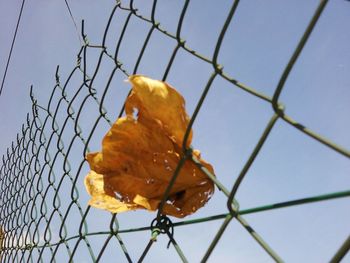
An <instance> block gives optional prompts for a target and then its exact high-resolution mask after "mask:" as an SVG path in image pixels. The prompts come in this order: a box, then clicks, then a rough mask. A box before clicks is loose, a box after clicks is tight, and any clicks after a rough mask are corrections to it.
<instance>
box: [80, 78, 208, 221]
mask: <svg viewBox="0 0 350 263" xmlns="http://www.w3.org/2000/svg"><path fill="white" fill-rule="evenodd" d="M129 81H130V82H131V84H132V85H133V87H132V91H131V93H130V95H129V96H128V98H127V99H126V102H125V111H126V116H125V117H122V118H119V119H118V120H117V121H116V122H115V123H114V124H113V126H112V127H111V129H110V130H109V131H108V132H107V134H106V135H105V137H104V138H103V140H102V150H101V152H96V153H89V154H88V155H87V156H86V159H87V161H88V163H89V165H90V168H91V171H90V173H89V174H88V175H87V176H86V178H85V187H86V189H87V192H88V193H89V194H90V195H91V200H90V201H89V205H91V206H93V207H96V208H101V209H105V210H108V211H110V212H112V213H119V212H123V211H128V210H134V209H139V208H143V209H147V210H150V211H154V210H156V209H157V208H158V206H159V204H160V202H161V200H162V197H163V195H164V192H165V190H166V188H167V186H168V184H169V181H170V179H171V178H172V176H173V173H174V171H175V169H176V167H177V165H178V163H179V160H180V159H181V156H182V144H183V138H184V135H185V133H186V129H187V126H188V123H189V117H188V115H187V113H186V111H185V101H184V99H183V97H182V96H181V95H180V94H179V93H178V92H177V91H176V90H175V89H174V88H172V87H170V86H169V85H168V84H167V83H165V82H162V81H158V80H152V79H150V78H147V77H144V76H141V75H133V76H131V77H129ZM135 112H137V116H135ZM191 140H192V131H191V133H190V136H189V138H188V140H187V142H186V145H187V146H189V145H190V144H191ZM193 154H194V155H195V156H196V158H198V159H199V160H200V162H201V163H202V165H203V166H204V167H205V168H207V169H208V170H209V171H210V172H211V173H214V171H213V168H212V166H211V165H210V164H208V163H206V162H205V161H204V160H202V159H200V153H199V151H198V150H194V151H193ZM213 192H214V184H213V182H212V181H211V180H210V179H209V178H208V177H207V176H206V175H205V174H204V173H203V172H202V171H201V170H200V169H199V168H198V167H197V166H196V165H195V164H194V163H193V162H192V161H190V160H186V161H185V164H184V165H183V167H182V169H181V170H180V173H179V175H178V177H177V179H176V181H175V183H174V185H173V187H172V189H171V191H170V196H169V198H168V200H167V202H166V204H165V205H164V208H163V211H162V212H163V214H167V215H172V216H176V217H184V216H186V215H189V214H192V213H193V212H195V211H196V210H198V209H199V208H200V207H202V206H204V205H205V204H206V202H207V201H208V200H209V199H210V197H211V195H212V194H213Z"/></svg>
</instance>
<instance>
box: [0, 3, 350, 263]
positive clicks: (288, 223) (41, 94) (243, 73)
mask: <svg viewBox="0 0 350 263" xmlns="http://www.w3.org/2000/svg"><path fill="white" fill-rule="evenodd" d="M69 3H70V6H71V8H72V12H73V15H74V17H75V19H76V21H77V23H78V26H79V25H80V21H81V19H85V32H86V34H87V35H88V39H89V43H91V44H96V45H98V44H100V43H101V41H102V36H103V31H104V29H105V25H106V23H107V20H108V18H109V15H110V12H111V10H112V8H113V6H114V4H115V1H105V2H103V3H97V2H94V1H90V0H89V1H69ZM122 3H124V5H125V6H127V4H128V3H127V1H125V2H124V1H122ZM20 5H21V1H19V0H16V1H5V0H2V1H0V22H1V24H2V25H3V26H2V27H1V30H0V40H1V41H0V43H1V46H0V72H1V74H2V73H3V72H4V70H5V64H6V59H7V56H8V52H9V49H10V45H11V41H12V36H13V33H14V29H15V25H16V22H17V15H18V12H19V8H20ZM231 5H232V3H231V1H216V2H215V3H214V1H208V0H205V1H198V0H197V1H191V2H190V4H189V6H188V10H187V13H186V16H185V18H184V22H183V27H182V31H181V37H182V38H183V39H186V45H187V46H188V47H190V48H192V49H194V50H196V51H197V52H198V53H200V54H202V55H205V56H206V57H209V58H210V57H211V56H212V54H213V51H214V48H215V44H216V41H217V37H218V34H219V32H220V29H221V28H222V26H223V23H224V21H225V19H226V16H227V13H228V10H229V9H230V7H231ZM317 5H318V1H311V0H310V1H276V0H275V1H272V0H269V1H242V2H241V3H240V4H239V6H238V9H237V12H236V15H235V16H234V18H233V20H232V22H231V24H230V26H229V28H228V31H227V33H226V35H225V38H224V41H223V44H222V46H221V49H220V52H219V56H218V62H219V63H220V64H221V65H223V66H224V72H225V73H226V74H227V75H229V76H231V77H233V78H235V79H237V80H239V81H240V82H242V83H244V84H246V85H248V86H250V87H252V88H254V89H256V90H257V91H259V92H262V93H264V94H266V95H268V96H272V95H273V92H274V90H275V88H276V86H277V84H278V81H279V78H280V76H281V74H282V72H283V70H284V68H285V66H286V64H287V62H288V60H289V58H290V56H291V55H292V53H293V51H294V48H295V47H296V45H297V43H298V41H299V39H300V37H301V36H302V34H303V32H304V30H305V28H306V26H307V24H308V22H309V20H310V18H311V16H312V14H313V12H314V10H315V9H316V7H317ZM151 6H152V5H151V2H146V1H140V0H139V1H134V7H137V8H138V9H139V11H138V12H139V13H140V14H142V15H144V16H145V17H149V16H150V12H151ZM182 6H183V1H169V0H167V1H158V4H157V9H156V15H155V17H156V20H157V21H159V22H160V24H161V26H162V28H164V29H166V30H167V31H169V32H171V33H175V32H176V26H177V21H178V18H179V15H180V13H181V10H182ZM349 10H350V3H349V2H348V1H343V0H334V1H330V2H329V3H328V4H327V6H326V8H325V11H324V13H323V14H322V16H321V18H320V20H319V22H318V24H317V25H316V28H315V29H314V31H313V33H312V35H311V37H310V39H309V41H308V42H307V44H306V46H305V48H304V51H303V52H302V54H301V55H300V57H299V59H298V61H297V62H296V64H295V67H294V68H293V70H292V72H291V74H290V75H289V78H288V80H287V82H286V84H285V87H284V89H283V91H282V94H281V97H280V101H281V102H283V103H284V104H285V105H286V113H287V114H288V115H290V116H292V117H293V118H294V119H295V120H297V121H298V122H300V123H302V124H303V125H305V126H306V127H308V128H310V129H312V130H313V131H315V132H317V133H319V134H320V135H322V136H324V137H326V138H328V139H330V140H332V141H333V142H335V143H337V144H339V145H342V146H343V147H344V148H345V149H350V136H349V130H350V123H349V114H350V103H349V101H350V88H349V87H350V75H349V70H350V45H348V43H349V42H350V33H349V30H348V27H349V24H350V17H349V16H348V12H349ZM127 15H128V12H127V11H121V10H118V11H117V13H116V14H115V16H114V18H113V20H112V24H111V28H110V30H109V32H108V35H107V39H106V41H107V42H106V45H107V51H108V52H110V53H112V54H113V53H114V49H115V46H116V42H117V40H118V38H119V36H120V32H121V28H122V26H123V25H124V23H125V19H126V17H127ZM149 29H150V25H149V24H147V23H145V22H143V21H141V20H139V19H137V18H136V17H132V18H131V21H130V24H129V26H128V29H127V31H126V33H125V37H124V40H123V42H122V44H121V47H120V51H119V54H118V59H119V60H120V61H122V62H123V67H124V68H125V69H126V70H127V71H128V72H129V73H132V71H133V69H134V66H135V63H136V60H137V57H138V55H139V53H140V49H141V47H142V45H143V43H144V40H145V37H146V35H147V33H148V31H149ZM175 46H176V42H175V41H174V40H171V39H170V38H168V37H165V36H164V35H162V34H161V33H159V32H157V31H155V32H154V33H153V35H152V37H151V39H150V42H149V45H148V46H147V49H146V50H145V53H144V56H143V59H142V60H141V63H140V65H139V67H138V71H137V73H139V74H145V75H148V76H150V77H152V78H155V79H162V78H163V75H164V71H165V67H166V65H167V64H168V62H169V59H170V56H171V53H172V52H173V50H174V47H175ZM79 49H80V42H79V38H78V36H77V33H76V29H75V27H74V24H73V22H72V20H71V18H70V16H69V13H68V10H67V8H66V6H65V3H64V1H27V2H26V4H25V7H24V11H23V16H22V21H21V25H20V28H19V31H18V36H17V40H16V44H15V47H14V52H13V56H12V58H11V63H10V66H9V71H8V75H7V78H6V82H5V86H4V90H3V93H2V95H1V97H0V121H1V123H3V125H1V128H0V129H1V139H0V151H1V153H5V152H6V148H7V147H8V146H9V145H10V143H11V141H13V140H14V139H15V138H16V133H17V132H18V131H20V127H21V124H22V123H23V122H24V121H25V118H26V114H27V112H29V111H30V110H31V101H30V97H29V87H30V85H33V86H34V94H35V96H36V97H37V99H38V101H39V104H41V105H47V100H48V98H49V96H50V94H51V91H52V88H53V87H54V85H55V83H56V82H55V77H54V74H55V70H56V65H60V77H61V81H62V82H64V81H65V80H66V79H67V77H68V74H69V73H70V71H71V70H72V69H73V67H75V65H76V55H77V53H78V51H79ZM98 55H99V50H98V49H96V50H95V49H89V53H88V72H89V73H90V72H91V73H90V74H91V75H92V73H93V71H94V69H95V67H96V62H97V58H98ZM113 67H114V64H113V63H112V62H111V61H110V60H109V59H107V58H104V59H103V61H102V64H101V70H100V71H99V72H98V74H97V78H96V81H95V88H96V90H97V97H98V98H102V93H103V92H104V90H105V87H106V83H107V80H108V77H109V76H110V74H111V71H112V69H113ZM212 72H213V68H212V66H211V65H210V64H207V63H205V62H203V61H201V60H199V59H198V58H195V57H194V56H192V55H190V54H189V53H188V52H185V51H184V50H180V51H179V52H178V53H177V55H176V58H175V60H174V63H173V65H172V67H171V69H170V72H169V74H168V76H167V81H168V82H169V83H170V84H171V85H173V86H174V87H176V88H177V90H179V91H180V93H181V94H183V96H184V97H185V99H186V108H187V111H188V113H189V114H190V115H191V114H192V113H193V111H194V109H195V106H196V104H197V102H198V100H199V97H200V94H201V92H202V91H203V89H204V86H205V85H206V83H207V81H208V79H209V77H210V74H211V73H212ZM125 78H126V77H125V75H123V74H121V73H120V72H117V73H116V74H115V75H114V77H113V79H112V83H111V85H110V87H109V89H108V91H107V93H106V99H105V101H104V106H105V108H106V110H107V112H108V117H109V118H110V119H111V120H113V121H114V120H115V119H116V118H117V116H118V114H119V111H120V109H121V106H122V104H123V101H124V99H125V96H126V94H127V92H128V88H129V87H128V84H126V83H124V82H123V80H124V79H125ZM80 84H81V75H79V74H78V75H74V77H73V78H72V80H71V81H70V82H69V85H68V86H67V93H68V96H72V94H74V92H75V91H76V90H77V88H78V87H79V85H80ZM84 94H86V92H85V93H84ZM57 95H58V94H56V95H55V96H54V98H55V99H54V101H55V102H57V101H58V99H59V96H57ZM82 98H83V95H81V96H80V97H79V98H78V99H77V100H76V102H75V103H74V104H73V107H75V108H79V106H80V103H81V102H82ZM64 114H65V113H64V111H63V110H62V111H60V114H59V117H58V122H59V124H60V125H62V122H63V119H64V118H65V115H64ZM98 114H99V113H98V106H97V105H96V103H95V102H94V101H93V100H91V99H89V100H88V101H87V103H86V104H85V106H84V107H83V110H82V113H81V117H80V119H79V125H80V126H81V127H82V130H83V131H82V134H83V136H84V137H85V138H86V137H87V136H88V135H89V133H90V131H91V129H92V126H93V124H94V121H95V119H96V118H97V117H98ZM272 115H273V110H272V107H271V105H270V104H269V103H266V102H265V101H262V100H260V99H258V98H256V97H254V96H252V95H250V94H248V93H246V92H244V91H243V90H241V89H239V88H237V87H235V86H233V85H232V84H230V83H228V82H227V81H225V80H224V79H222V78H220V77H218V78H216V79H215V80H214V82H213V85H212V87H211V89H210V91H209V93H208V96H207V98H206V100H205V102H204V104H203V107H202V109H201V111H200V113H199V115H198V117H197V119H196V121H195V123H194V127H193V128H194V139H193V146H194V147H195V148H198V149H200V150H201V152H202V156H203V158H204V159H206V160H207V161H209V162H210V163H212V164H213V166H214V169H215V173H216V176H217V178H218V179H219V180H220V181H221V182H222V183H223V184H224V185H225V186H226V187H227V188H229V189H230V188H231V187H232V185H233V183H234V181H235V179H236V178H237V176H238V174H239V173H240V171H241V169H242V168H243V166H244V164H245V162H246V161H247V159H248V158H249V156H250V154H251V152H252V150H253V148H254V147H255V144H256V143H257V141H258V139H259V138H260V136H261V134H262V132H263V130H264V128H265V126H266V125H267V122H268V121H269V119H270V118H271V116H272ZM4 124H5V125H4ZM107 129H108V124H107V123H106V122H104V121H101V122H100V123H99V124H98V126H97V128H96V130H95V132H94V133H93V136H92V139H91V141H90V144H89V148H90V150H92V151H97V150H99V149H100V143H101V139H102V137H103V136H104V134H105V133H106V131H107ZM49 134H50V130H49V129H48V130H47V135H49ZM73 135H74V134H73V124H72V123H70V124H69V126H68V127H67V132H65V133H64V135H63V139H64V143H65V145H69V141H70V140H71V138H72V136H73ZM66 147H67V146H66ZM50 150H52V152H53V154H54V152H55V148H54V147H52V149H50ZM82 157H83V146H82V144H79V143H78V142H77V143H75V144H74V147H73V150H72V154H71V155H70V157H69V162H70V165H71V166H72V171H77V169H78V166H79V164H80V162H81V160H82ZM61 162H62V159H60V160H59V161H57V164H56V166H55V169H54V170H55V176H56V180H57V181H59V179H60V178H61V177H62V169H61V170H60V167H61V166H62V165H61ZM60 165H61V166H60ZM87 172H88V167H87V165H86V164H84V166H83V169H82V171H81V173H80V174H79V178H78V181H77V188H78V189H79V191H80V193H81V196H80V200H79V201H80V203H81V205H82V208H83V210H84V211H85V209H86V204H87V201H88V196H87V194H86V193H85V189H84V186H83V177H84V176H85V174H86V173H87ZM73 174H74V172H73ZM349 174H350V162H349V159H348V158H346V157H344V156H342V155H340V154H338V153H336V152H335V151H333V150H331V149H329V148H328V147H326V146H324V145H322V144H320V143H318V142H316V141H315V140H313V139H311V138H309V137H308V136H307V135H305V134H303V133H301V132H300V131H298V130H296V129H295V128H293V127H291V126H290V125H289V124H287V123H285V122H283V121H282V120H278V121H277V123H276V125H275V127H274V128H273V130H272V132H271V134H270V136H269V138H268V139H267V141H266V143H265V145H264V146H263V148H262V150H261V153H260V154H259V155H258V157H257V159H256V160H255V162H254V163H253V165H252V167H251V168H250V170H249V171H248V174H247V176H246V178H245V179H244V181H243V183H242V185H241V187H240V188H239V190H238V193H237V196H236V197H237V200H238V201H239V203H240V207H241V208H242V209H245V208H250V207H255V206H259V205H265V204H271V203H277V202H283V201H288V200H292V199H298V198H303V197H308V196H313V195H320V194H325V193H330V192H335V191H344V190H348V189H349V188H350V180H349ZM64 185H65V186H66V187H67V189H70V187H71V184H70V182H69V181H68V180H64ZM67 193H69V191H68V190H65V188H63V190H62V193H61V199H62V200H61V201H62V206H63V208H66V207H67V205H68V203H69V202H70V199H69V196H68V195H67ZM50 196H51V197H50ZM48 198H53V193H51V194H49V197H48ZM349 204H350V203H349V198H343V199H338V200H332V201H327V202H321V203H315V204H309V205H303V206H296V207H292V208H284V209H279V210H274V211H268V212H261V213H258V214H251V215H247V216H245V218H246V219H247V221H248V222H249V223H250V224H251V225H252V226H253V228H254V229H255V230H256V231H257V232H258V233H259V234H260V235H261V236H262V237H263V238H264V239H265V240H266V242H267V243H268V244H269V245H270V246H271V247H272V248H273V249H274V250H275V251H276V252H277V253H278V254H279V255H280V256H281V257H282V258H283V259H285V261H286V262H324V261H327V260H328V259H329V258H331V257H332V255H333V254H334V253H335V251H336V250H337V249H338V248H339V247H340V245H341V244H342V242H343V241H344V240H345V239H346V237H347V236H348V235H349V231H348V229H349V227H350V223H349V222H348V221H349V220H347V218H348V217H349V215H350V212H349ZM62 210H63V211H64V209H62ZM226 212H227V209H226V198H225V196H224V195H223V194H222V193H221V192H220V191H216V193H215V194H214V196H213V197H212V199H211V200H210V201H209V203H208V204H207V205H206V206H205V207H204V208H202V209H201V210H199V211H198V212H197V213H195V214H194V215H192V216H190V217H188V219H192V218H200V217H204V216H209V215H215V214H221V213H226ZM154 217H155V213H149V212H146V211H137V212H131V213H124V214H120V215H118V220H119V224H120V228H121V229H127V228H133V227H140V226H148V225H149V224H150V222H151V221H152V220H153V218H154ZM110 218H111V217H110V215H109V214H108V213H107V212H105V211H100V210H97V209H91V210H90V212H89V216H88V217H87V222H88V225H89V231H91V232H94V231H106V230H108V229H109V222H110ZM186 219H187V218H186ZM69 220H70V222H72V223H70V224H68V226H67V228H68V235H69V236H70V235H75V234H76V233H77V230H78V228H79V224H78V223H74V224H73V222H79V221H80V216H79V214H78V212H77V211H76V210H74V209H73V211H72V212H71V214H70V215H69ZM174 221H177V220H176V219H174ZM53 222H54V223H53V224H52V231H53V233H54V234H53V236H54V237H53V240H55V238H56V240H57V238H58V234H57V233H58V231H59V223H60V222H59V218H58V217H55V219H54V220H53ZM221 223H222V221H221V220H218V221H212V222H209V223H203V224H196V225H191V226H183V227H178V228H176V229H175V239H176V240H177V242H178V243H179V245H180V246H181V248H182V249H183V250H184V253H185V255H186V256H187V257H188V259H189V260H190V262H198V261H199V259H200V258H201V257H202V256H203V254H204V252H205V251H206V249H207V248H208V246H209V244H210V242H211V240H212V239H213V237H214V235H215V233H216V232H217V230H218V229H219V227H220V225H221ZM149 236H150V233H148V232H140V233H133V234H122V235H121V237H122V238H123V241H124V243H125V245H126V247H127V249H128V250H129V252H130V255H131V257H132V259H133V260H137V258H138V256H139V255H140V254H141V253H142V251H143V249H144V248H145V246H146V244H147V242H148V240H149ZM105 238H106V237H103V236H96V237H93V238H90V239H89V241H90V243H91V244H92V246H93V250H94V251H96V254H98V251H100V249H101V247H102V245H103V243H104V241H105ZM70 244H73V246H74V241H72V242H71V243H70ZM166 244H167V238H166V237H164V236H161V237H160V238H159V242H157V243H155V245H153V247H152V249H151V250H150V254H149V255H148V256H147V258H146V259H147V262H162V261H164V259H166V260H168V261H169V262H179V259H178V258H177V256H176V252H175V251H174V249H173V248H170V249H169V250H167V249H166ZM60 249H62V254H60V256H59V258H58V261H59V260H61V261H62V262H64V261H65V260H66V252H64V248H63V247H61V248H60ZM86 252H87V250H86V247H85V245H81V246H79V248H78V250H77V257H76V258H75V260H76V262H90V261H91V259H90V256H89V255H87V254H86ZM115 258H118V259H120V260H122V259H124V258H123V255H122V253H121V250H120V249H119V245H118V244H117V242H116V240H112V241H111V243H110V244H109V245H108V247H107V249H106V252H105V253H104V258H103V262H112V261H113V260H114V259H115ZM112 259H113V260H112ZM232 261H235V262H236V261H237V262H272V259H271V258H270V257H269V256H268V255H267V254H266V253H265V252H264V251H263V250H262V249H261V248H260V246H259V245H258V244H257V243H256V242H255V241H254V240H253V239H252V238H251V236H250V235H249V234H248V233H247V232H246V231H245V230H244V229H243V228H242V227H241V225H239V224H238V223H237V222H236V221H232V222H231V223H230V225H229V227H228V229H227V230H226V231H225V233H224V235H223V237H222V239H221V240H220V242H219V243H218V245H217V248H216V249H215V250H214V252H213V254H212V256H211V257H210V259H209V262H232ZM344 262H350V258H349V255H348V256H347V258H346V259H345V260H344Z"/></svg>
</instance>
